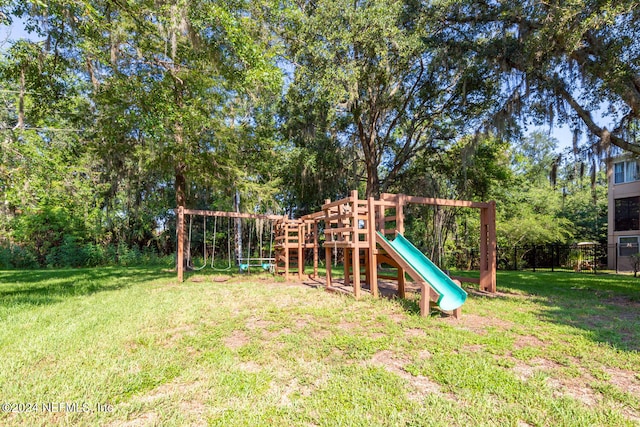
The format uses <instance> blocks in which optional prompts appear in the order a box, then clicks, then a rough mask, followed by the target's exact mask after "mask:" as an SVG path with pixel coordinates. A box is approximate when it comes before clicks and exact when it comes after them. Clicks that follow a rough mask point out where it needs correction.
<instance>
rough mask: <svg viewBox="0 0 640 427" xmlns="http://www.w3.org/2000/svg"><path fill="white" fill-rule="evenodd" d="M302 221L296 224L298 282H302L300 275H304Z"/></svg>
mask: <svg viewBox="0 0 640 427" xmlns="http://www.w3.org/2000/svg"><path fill="white" fill-rule="evenodd" d="M304 229H305V227H304V221H302V222H301V223H300V224H298V280H299V281H302V275H303V274H304V250H303V249H302V248H303V247H304V245H303V242H302V241H303V239H304V237H305V236H304Z"/></svg>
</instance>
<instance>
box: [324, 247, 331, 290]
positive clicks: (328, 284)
mask: <svg viewBox="0 0 640 427" xmlns="http://www.w3.org/2000/svg"><path fill="white" fill-rule="evenodd" d="M324 254H325V265H326V271H327V274H326V276H325V288H326V289H329V288H330V287H331V247H330V246H325V247H324Z"/></svg>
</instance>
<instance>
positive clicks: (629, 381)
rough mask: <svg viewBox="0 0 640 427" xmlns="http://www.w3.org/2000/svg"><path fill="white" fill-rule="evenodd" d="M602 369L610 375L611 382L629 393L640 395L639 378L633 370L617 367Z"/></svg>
mask: <svg viewBox="0 0 640 427" xmlns="http://www.w3.org/2000/svg"><path fill="white" fill-rule="evenodd" d="M604 371H605V372H606V373H607V374H608V375H609V376H610V377H611V379H610V380H609V382H610V383H611V384H613V385H615V386H616V387H617V388H619V389H620V390H622V391H625V392H627V393H629V394H631V395H634V396H640V380H639V379H638V378H636V374H635V373H634V372H632V371H626V370H624V369H617V368H604Z"/></svg>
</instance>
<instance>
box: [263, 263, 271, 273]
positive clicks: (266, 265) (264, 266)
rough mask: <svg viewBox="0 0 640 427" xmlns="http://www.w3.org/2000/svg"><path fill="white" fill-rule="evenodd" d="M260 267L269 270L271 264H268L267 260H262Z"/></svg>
mask: <svg viewBox="0 0 640 427" xmlns="http://www.w3.org/2000/svg"><path fill="white" fill-rule="evenodd" d="M262 269H263V270H264V271H271V264H269V263H268V262H263V263H262Z"/></svg>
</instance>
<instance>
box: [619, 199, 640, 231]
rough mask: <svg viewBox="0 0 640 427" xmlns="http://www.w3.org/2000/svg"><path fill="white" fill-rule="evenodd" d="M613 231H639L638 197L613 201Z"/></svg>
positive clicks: (639, 209)
mask: <svg viewBox="0 0 640 427" xmlns="http://www.w3.org/2000/svg"><path fill="white" fill-rule="evenodd" d="M614 222H615V224H614V230H615V231H627V230H640V197H626V198H624V199H616V201H615V218H614Z"/></svg>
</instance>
